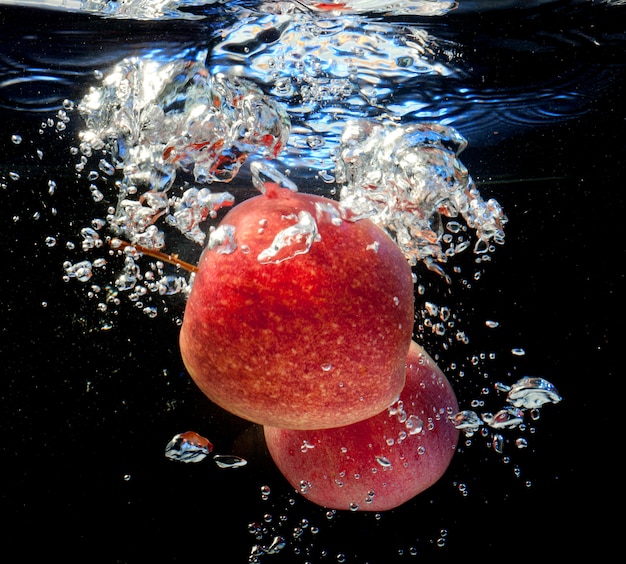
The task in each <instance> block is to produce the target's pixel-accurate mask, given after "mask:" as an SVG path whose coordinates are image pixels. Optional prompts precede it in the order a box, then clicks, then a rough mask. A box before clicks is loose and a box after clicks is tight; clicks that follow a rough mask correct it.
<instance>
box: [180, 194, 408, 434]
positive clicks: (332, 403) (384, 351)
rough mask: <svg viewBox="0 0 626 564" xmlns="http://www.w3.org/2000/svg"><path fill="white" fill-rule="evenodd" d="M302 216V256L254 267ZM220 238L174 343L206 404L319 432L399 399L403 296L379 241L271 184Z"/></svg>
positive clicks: (404, 266) (397, 273) (334, 212)
mask: <svg viewBox="0 0 626 564" xmlns="http://www.w3.org/2000/svg"><path fill="white" fill-rule="evenodd" d="M299 214H301V215H299ZM302 214H303V215H302ZM307 214H309V215H308V216H307ZM305 216H306V217H310V218H314V219H315V223H316V225H317V231H318V234H319V238H318V240H316V241H314V242H312V243H311V245H310V248H309V249H308V251H306V252H302V253H301V254H295V255H294V256H291V257H290V258H287V259H285V260H282V261H280V262H276V263H274V262H270V263H268V262H267V261H266V260H263V261H260V260H259V255H261V256H263V257H266V256H267V253H266V250H267V249H268V248H270V247H271V245H272V243H273V241H274V238H275V236H276V235H277V234H278V233H280V232H283V231H284V230H285V229H289V228H291V227H292V226H293V225H294V224H295V223H296V222H297V217H305ZM220 226H229V227H228V228H229V229H231V230H232V229H233V228H234V235H233V236H232V241H231V245H230V248H229V249H226V250H227V252H221V251H224V246H223V245H222V246H220V245H217V246H214V247H213V248H211V245H208V246H207V248H206V249H205V250H204V252H203V255H202V257H201V258H200V262H199V265H198V272H197V274H196V277H195V280H194V283H193V287H192V290H191V293H190V295H189V298H188V301H187V304H186V309H185V313H184V317H183V324H182V327H181V333H180V350H181V355H182V358H183V361H184V364H185V366H186V368H187V370H188V371H189V373H190V375H191V377H192V378H193V380H194V381H195V382H196V384H197V385H198V386H199V388H200V389H201V390H202V391H203V392H204V393H205V394H206V396H207V397H208V398H209V399H211V400H212V401H213V402H214V403H216V404H218V405H219V406H221V407H222V408H224V409H226V410H227V411H229V412H231V413H233V414H235V415H238V416H240V417H242V418H244V419H248V420H250V421H253V422H256V423H259V424H262V425H272V426H275V427H283V428H290V429H319V428H328V427H336V426H338V425H343V424H346V423H354V422H356V421H361V420H363V419H366V418H368V417H371V416H372V415H374V414H375V413H378V412H380V411H381V410H383V409H385V408H386V407H387V406H388V405H390V404H391V403H392V402H393V401H395V400H396V399H397V398H398V396H399V394H400V391H401V390H402V388H403V386H404V381H405V361H406V354H407V352H408V349H409V345H410V342H411V336H412V331H413V324H414V286H413V280H412V277H411V269H410V266H409V264H408V262H407V260H406V258H405V256H404V255H403V253H402V252H401V251H400V249H399V248H398V246H397V245H396V244H395V243H394V241H393V240H392V239H391V238H390V237H389V236H388V235H387V234H386V233H385V232H384V231H383V230H382V229H380V228H379V227H378V226H376V225H375V224H374V223H372V222H371V221H369V220H367V219H363V220H359V221H356V222H351V221H346V220H343V219H341V217H340V216H339V211H338V206H337V203H336V202H335V201H334V200H331V199H328V198H324V197H321V196H315V195H311V194H304V193H298V192H293V191H291V190H288V189H285V188H280V187H278V186H276V185H271V184H268V185H267V186H266V192H265V193H264V194H263V195H260V196H256V197H253V198H250V199H248V200H245V201H244V202H242V203H240V204H239V205H237V206H235V207H234V208H232V209H231V210H230V211H229V212H228V213H227V214H226V215H225V216H224V218H223V220H222V221H221V222H220ZM232 243H234V244H236V248H234V250H232V247H234V245H233V244H232ZM300 244H301V242H300V243H298V242H297V243H295V247H294V248H298V245H300ZM279 256H280V255H279Z"/></svg>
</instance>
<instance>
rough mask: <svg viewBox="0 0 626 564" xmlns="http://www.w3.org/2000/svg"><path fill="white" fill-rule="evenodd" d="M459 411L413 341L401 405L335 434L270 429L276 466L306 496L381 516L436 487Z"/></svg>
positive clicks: (451, 446) (455, 437) (443, 379)
mask: <svg viewBox="0 0 626 564" xmlns="http://www.w3.org/2000/svg"><path fill="white" fill-rule="evenodd" d="M457 412H458V404H457V400H456V396H455V394H454V391H453V390H452V387H451V386H450V383H449V382H448V380H447V378H446V377H445V376H444V374H443V372H441V370H440V369H439V368H438V367H437V365H436V364H435V363H434V361H433V360H432V359H431V358H430V356H428V354H427V353H426V352H425V351H424V350H423V349H422V348H421V347H420V346H419V345H418V344H417V343H415V342H414V341H413V342H412V343H411V348H410V350H409V354H408V357H407V373H406V385H405V387H404V390H403V391H402V393H401V395H400V400H399V402H396V403H394V404H393V405H392V406H391V407H390V408H389V409H385V410H384V411H383V412H382V413H379V414H378V415H376V416H374V417H372V418H370V419H367V420H366V421H361V422H359V423H355V424H353V425H348V426H345V427H339V428H336V429H321V430H317V431H302V430H288V429H278V428H276V427H265V429H264V430H265V439H266V443H267V447H268V449H269V452H270V454H271V456H272V458H273V459H274V462H275V463H276V465H277V466H278V468H279V469H280V471H281V472H282V473H283V475H284V476H285V477H286V478H287V480H288V481H289V483H290V484H291V485H292V486H293V487H294V488H296V489H297V490H299V491H300V492H301V493H302V494H303V495H304V496H305V497H306V498H308V499H309V500H311V501H312V502H314V503H316V504H318V505H321V506H323V507H327V508H331V509H352V510H357V509H358V510H364V511H384V510H387V509H392V508H394V507H398V506H399V505H401V504H403V503H404V502H406V501H408V500H409V499H411V498H412V497H414V496H416V495H417V494H419V493H420V492H422V491H423V490H425V489H426V488H428V487H430V486H431V485H432V484H434V483H435V482H436V481H437V480H439V478H441V476H442V475H443V474H444V472H445V471H446V469H447V468H448V465H449V464H450V461H451V460H452V456H453V455H454V452H455V450H456V445H457V441H458V437H459V431H458V430H457V429H456V428H455V427H454V425H453V423H452V422H451V421H450V419H449V417H450V416H451V415H453V414H455V413H457Z"/></svg>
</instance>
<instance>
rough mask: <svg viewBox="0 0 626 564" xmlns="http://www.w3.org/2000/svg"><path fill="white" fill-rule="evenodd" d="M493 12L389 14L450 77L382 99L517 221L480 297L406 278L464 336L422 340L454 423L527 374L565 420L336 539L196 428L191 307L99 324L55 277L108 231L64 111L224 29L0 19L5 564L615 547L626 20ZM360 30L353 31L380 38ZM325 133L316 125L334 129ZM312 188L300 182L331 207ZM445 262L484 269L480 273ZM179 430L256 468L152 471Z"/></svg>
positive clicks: (167, 464) (218, 57) (231, 59)
mask: <svg viewBox="0 0 626 564" xmlns="http://www.w3.org/2000/svg"><path fill="white" fill-rule="evenodd" d="M495 4H496V3H495V2H494V3H486V4H482V5H481V3H465V4H464V3H463V2H461V3H460V5H461V9H459V10H458V11H452V12H450V13H448V14H446V15H443V16H438V17H417V18H415V17H414V18H408V17H402V16H391V17H388V18H387V19H386V21H387V23H393V24H394V25H396V24H397V25H400V24H402V25H405V24H409V23H410V24H412V25H414V26H419V27H420V29H426V30H427V31H428V32H429V33H431V34H432V35H433V36H436V37H437V38H439V40H440V43H439V44H440V45H443V44H445V45H446V46H447V47H448V48H452V47H454V49H455V50H456V51H457V54H456V55H455V57H454V58H453V59H452V62H451V63H450V67H451V68H454V69H455V72H454V73H453V76H452V77H451V78H450V77H448V76H447V75H441V74H436V73H434V74H433V73H424V74H423V75H422V76H421V78H420V79H419V80H418V79H416V78H412V79H409V78H407V77H406V76H404V80H403V81H402V82H401V83H398V84H396V85H395V86H394V88H393V92H392V93H389V94H388V95H387V98H385V94H384V92H383V90H384V88H383V87H384V86H385V85H382V86H380V92H381V93H382V96H383V100H382V102H385V103H386V104H389V103H393V104H396V105H399V106H400V105H403V104H408V103H409V102H411V103H412V102H414V101H415V100H418V101H421V102H422V105H421V106H420V110H419V111H414V112H409V113H407V114H406V115H405V117H404V119H406V120H407V121H413V120H415V121H420V120H422V121H433V120H439V119H441V120H445V122H446V123H447V124H449V125H453V126H454V127H456V128H457V129H458V130H459V131H460V132H461V133H462V134H463V135H464V136H465V137H466V138H467V140H468V142H469V145H468V148H467V149H466V150H465V151H464V152H463V153H462V160H463V163H464V164H465V165H466V166H467V168H468V169H469V171H470V173H471V175H472V177H473V178H474V180H475V181H476V184H477V185H478V187H479V189H480V190H481V192H482V193H483V194H484V195H485V196H487V197H494V198H496V199H497V200H498V201H499V202H500V203H501V205H502V206H503V207H504V209H505V211H506V213H507V216H508V219H509V222H508V224H507V229H506V243H505V244H504V245H503V246H502V247H499V248H498V249H497V250H496V252H495V253H494V254H493V256H492V260H491V261H490V262H489V263H488V264H486V265H484V267H483V268H481V269H480V274H481V275H480V279H478V280H474V279H472V280H471V281H470V283H469V284H468V283H467V281H464V278H463V277H462V276H459V277H454V278H453V281H452V283H451V284H450V285H447V284H445V283H442V281H441V279H440V278H438V277H437V275H436V274H434V273H432V272H429V271H426V270H425V269H421V270H420V268H419V266H418V273H419V275H420V276H421V277H423V278H422V280H423V283H424V284H425V285H426V287H427V288H428V292H427V296H428V297H429V299H431V300H432V301H434V302H436V303H439V304H446V305H448V306H449V307H450V308H451V309H452V310H453V311H455V312H457V313H458V315H459V319H460V320H461V321H460V324H461V326H462V327H463V329H464V330H465V332H466V333H467V335H469V337H470V342H469V344H467V345H465V344H460V343H456V344H455V343H452V344H449V343H448V341H445V340H443V339H441V338H438V337H437V336H436V335H432V334H430V333H429V334H426V335H424V336H423V339H424V342H425V344H426V345H427V348H428V349H429V350H430V351H432V354H433V355H435V356H436V357H437V359H438V361H439V363H440V365H441V366H442V367H450V366H452V365H454V369H451V370H450V373H451V379H452V380H453V383H455V387H457V393H458V395H459V403H460V404H462V405H465V406H468V404H469V403H470V402H471V401H472V400H476V399H477V398H482V399H484V400H485V404H486V409H494V407H493V406H495V405H496V402H494V401H492V400H493V396H494V394H495V392H494V391H493V384H494V383H495V382H496V381H511V380H512V379H513V380H514V379H515V378H517V377H521V376H522V375H536V376H541V377H544V378H547V379H548V380H550V381H551V382H552V383H553V384H554V385H555V386H556V387H557V388H558V390H559V392H560V394H561V396H562V397H563V401H562V402H560V403H559V404H557V405H549V406H546V407H545V408H544V409H542V410H541V416H540V418H539V419H538V420H536V421H533V422H532V423H531V424H530V425H529V427H532V431H530V432H527V433H526V434H525V437H526V439H527V441H528V447H527V448H526V449H518V448H516V447H515V446H514V444H513V440H514V439H515V437H516V436H517V435H515V434H510V435H506V434H505V440H506V444H505V445H504V449H503V452H502V453H499V452H497V451H496V450H495V449H494V448H493V446H492V444H491V438H490V437H486V438H481V437H474V438H473V440H472V444H471V445H466V444H464V443H463V441H462V443H461V446H460V448H459V452H458V453H457V455H456V456H455V458H454V460H453V462H452V465H451V467H450V469H449V471H448V473H447V474H446V475H445V476H444V478H443V479H442V480H441V481H440V482H439V483H438V484H436V485H435V486H434V487H432V488H431V489H429V490H428V491H427V492H425V493H424V494H422V495H421V496H419V497H418V498H417V499H415V500H413V501H412V502H410V503H408V504H406V505H405V506H403V507H401V508H399V509H397V510H394V511H392V512H390V513H388V514H384V515H382V516H381V518H380V519H376V518H375V516H373V515H369V514H363V515H361V514H359V515H357V514H337V515H335V516H334V517H333V518H332V519H329V518H328V517H327V516H326V511H325V510H322V509H320V508H317V507H314V506H312V505H310V504H308V503H307V502H306V501H305V500H303V499H301V498H299V497H297V495H296V494H294V493H293V492H291V491H290V489H289V488H288V486H287V485H286V483H284V481H283V480H282V477H281V476H280V475H279V474H278V473H277V471H276V470H275V469H274V467H273V464H272V463H271V461H270V460H269V458H268V455H267V453H266V452H265V449H264V445H263V442H262V440H261V439H260V436H261V435H260V434H259V430H258V428H256V427H254V426H251V425H249V424H247V423H246V422H244V421H242V420H239V419H237V418H235V417H233V416H230V415H228V414H226V413H224V412H222V411H220V410H219V409H217V408H216V407H213V406H209V405H207V401H206V399H205V398H204V397H203V396H202V395H201V393H200V392H199V391H198V390H197V389H196V388H195V386H194V385H193V384H192V383H191V381H190V379H189V377H188V376H187V374H186V372H185V371H184V368H183V365H182V362H181V360H180V356H179V351H178V345H177V336H178V326H177V325H176V323H175V322H173V318H176V317H177V316H178V317H179V316H181V315H182V311H183V308H184V301H183V298H182V297H179V296H173V297H172V299H171V300H168V301H166V302H164V303H165V307H167V314H162V313H160V314H159V315H158V316H157V317H156V318H154V319H150V318H148V316H146V315H143V313H142V312H141V311H139V310H138V309H137V308H136V307H134V306H133V304H132V303H130V302H124V303H123V304H122V306H120V307H119V308H118V310H117V313H116V314H115V315H114V316H109V317H106V316H103V315H102V314H101V313H100V312H98V311H97V308H96V303H95V302H96V301H95V300H93V299H92V298H90V297H89V296H88V292H87V291H86V289H85V286H84V285H81V284H78V283H74V282H75V281H71V282H70V283H68V282H64V281H63V279H62V276H63V268H62V264H63V261H65V260H68V257H69V258H71V259H72V260H75V257H76V256H78V255H80V253H79V252H77V251H74V252H71V251H70V250H69V249H68V248H67V246H66V242H67V241H74V242H76V243H77V244H78V245H79V246H80V236H79V235H78V231H79V230H80V228H81V227H82V226H83V225H85V224H88V223H89V222H90V221H91V219H92V218H93V217H98V215H99V214H101V213H102V211H101V206H100V205H99V204H98V203H97V202H94V201H93V199H92V198H91V197H90V194H89V190H88V188H87V185H86V183H85V181H84V179H81V178H77V176H76V173H75V169H74V164H75V162H76V158H75V156H73V155H72V154H71V152H70V147H71V146H74V145H76V143H77V142H76V135H77V131H79V130H80V129H81V128H83V126H84V125H83V124H82V122H81V120H80V116H79V115H78V114H77V113H76V112H74V113H70V118H71V119H70V121H69V123H68V125H67V128H66V129H65V130H58V129H57V128H56V125H55V124H56V122H57V121H58V120H57V117H56V116H57V112H58V110H59V109H63V101H64V100H66V99H67V100H73V101H79V100H80V99H81V98H82V96H83V95H84V94H85V92H86V90H87V88H89V86H90V85H92V84H93V82H94V70H95V69H98V70H102V71H103V72H105V71H106V69H107V68H109V67H111V66H113V65H115V64H116V63H117V62H119V61H120V60H121V59H123V58H125V57H130V56H139V57H142V56H146V55H147V54H153V56H154V53H157V54H158V56H160V57H164V58H167V57H168V56H171V55H172V54H174V53H181V52H193V53H197V52H201V51H204V50H206V51H207V52H209V53H212V50H213V49H215V47H216V46H218V45H219V43H220V41H221V39H220V35H219V31H220V30H221V29H224V28H229V27H230V26H232V25H233V17H234V16H233V13H232V12H228V11H227V10H226V9H224V7H223V6H216V7H204V8H202V7H195V8H190V9H189V10H190V11H191V12H193V13H195V14H196V15H199V16H201V17H200V18H198V19H193V20H185V19H180V18H172V19H163V18H161V19H158V20H156V21H138V20H136V19H117V18H111V17H104V16H101V15H98V14H95V13H91V14H80V13H67V12H65V11H62V10H37V9H31V8H25V7H15V6H0V38H1V42H0V120H1V123H2V127H1V130H0V131H1V135H0V147H1V150H0V183H1V187H0V221H1V223H2V229H1V230H0V249H1V252H2V269H1V272H2V275H1V277H0V281H1V288H0V289H1V293H0V319H1V320H2V321H1V323H0V332H1V333H0V355H1V359H0V366H1V367H2V368H1V374H2V377H1V381H0V398H1V399H2V414H1V415H0V429H1V430H2V442H1V446H0V457H1V458H0V461H1V464H2V468H3V481H2V482H3V483H2V487H0V507H2V509H3V510H4V511H3V512H4V515H5V519H6V523H5V525H3V527H2V529H1V530H0V539H2V540H3V544H4V546H5V547H6V548H5V550H7V551H8V550H9V549H10V550H11V553H13V554H17V555H19V556H16V561H35V559H40V558H45V557H56V558H61V559H63V560H64V561H69V562H74V561H77V562H78V561H81V562H147V561H158V562H192V561H194V562H197V561H208V562H214V561H215V562H229V563H231V562H232V563H239V562H247V561H248V556H249V554H250V551H251V547H252V546H253V545H254V544H255V543H257V542H259V541H258V540H255V537H254V535H253V534H251V533H250V532H249V525H250V523H253V522H256V523H259V524H261V525H262V526H265V527H266V529H267V532H266V533H265V534H264V535H262V540H261V542H262V543H264V544H268V543H269V542H270V541H271V539H272V538H273V536H274V535H278V534H280V535H282V536H284V537H285V538H286V539H287V541H288V543H287V547H286V548H285V549H283V550H282V551H281V552H280V553H279V554H276V555H266V556H264V557H263V559H262V561H263V562H312V563H318V562H320V563H324V562H329V563H334V562H341V561H345V562H353V563H365V562H369V563H372V564H373V563H375V562H376V563H379V562H380V563H391V562H394V563H395V562H399V563H400V562H418V561H421V562H447V561H458V560H459V559H467V558H471V559H483V561H484V562H496V561H501V560H510V559H515V560H518V559H520V560H522V559H524V560H525V559H529V558H530V559H533V558H538V559H541V558H546V559H547V558H550V559H555V558H559V559H566V558H569V557H571V556H574V555H577V556H579V557H581V558H582V557H584V558H587V557H588V558H591V557H593V558H594V560H597V561H602V560H604V559H607V558H608V556H609V555H610V554H613V551H614V550H616V549H617V548H618V547H619V546H620V545H621V542H620V541H621V539H620V537H619V536H618V527H617V525H618V521H616V520H614V519H616V518H615V517H614V516H613V515H612V514H610V513H613V512H615V511H619V507H618V504H619V499H620V494H621V479H620V478H621V476H620V474H619V470H618V466H619V463H618V461H617V457H618V455H619V450H620V445H621V443H620V436H621V432H619V431H621V427H620V423H621V421H620V412H621V392H620V389H621V386H620V385H619V382H618V378H620V376H621V370H620V369H619V366H620V365H618V362H617V351H616V348H617V347H616V345H617V340H618V338H620V336H621V335H622V331H621V330H620V329H621V321H622V320H621V318H622V315H623V306H621V294H622V288H623V283H624V268H623V262H622V259H623V243H622V239H621V235H622V233H621V232H622V229H621V220H622V217H623V210H624V192H623V183H624V173H625V172H626V166H625V163H626V143H625V141H624V134H625V133H626V109H625V108H624V98H625V94H626V56H625V53H626V51H625V49H624V47H625V46H626V32H624V25H623V23H624V21H625V19H624V16H626V12H625V11H624V7H623V6H619V5H618V4H619V3H618V2H615V3H610V2H574V3H570V2H543V3H541V2H537V3H536V4H535V5H534V6H533V5H531V4H532V3H526V4H525V5H524V3H506V6H505V5H504V4H503V5H502V6H501V7H500V8H499V9H494V8H493V7H494V5H495ZM247 5H248V6H254V5H255V3H252V2H248V3H247ZM362 17H363V18H364V19H363V22H365V23H364V24H363V25H364V26H366V23H368V22H372V21H379V20H380V19H381V17H380V16H379V15H376V14H374V15H363V16H362ZM269 37H270V39H267V38H266V39H267V41H266V43H265V44H264V45H273V43H272V41H271V37H272V36H271V34H270V35H269ZM255 41H257V43H258V38H257V39H255ZM251 45H252V43H251ZM259 49H261V50H262V48H261V47H259ZM238 56H239V55H238V54H237V53H236V50H232V49H231V50H230V51H228V52H227V51H226V50H223V49H222V50H220V49H218V50H217V51H216V52H214V53H213V55H212V57H213V58H212V59H211V61H212V63H211V64H212V65H214V68H216V69H220V68H225V67H228V65H231V66H232V65H235V64H244V70H243V71H242V73H243V74H244V75H247V76H251V77H252V78H256V79H257V80H258V81H259V82H260V83H261V84H262V80H261V78H262V77H260V76H259V74H258V69H257V68H255V67H254V65H253V64H252V62H253V58H252V57H250V58H246V57H244V58H243V59H241V60H240V59H238V58H237V57H238ZM248 63H249V64H250V65H251V66H250V69H248V71H246V69H245V64H248ZM397 78H398V77H395V79H397ZM395 79H394V80H395ZM391 82H393V81H391ZM265 87H266V90H267V91H269V90H271V88H270V85H265ZM382 102H381V103H382ZM294 104H295V102H294ZM295 110H297V108H294V111H295ZM354 111H356V110H354ZM364 111H366V110H364ZM316 117H317V119H318V120H319V123H327V121H328V119H329V118H328V114H327V113H325V108H324V107H321V108H320V109H319V111H318V112H317V114H316ZM48 119H52V123H53V125H52V126H46V127H44V128H43V129H42V123H45V122H46V120H48ZM15 134H18V135H20V136H21V138H22V141H21V143H19V144H16V143H15V142H14V141H12V139H11V136H12V135H15ZM333 134H334V133H333V131H332V130H331V131H330V132H329V139H332V136H333ZM38 151H40V153H39V154H38ZM309 156H310V155H306V154H303V153H302V152H300V153H298V154H292V155H289V158H293V159H294V160H293V161H289V162H290V163H291V164H294V163H296V164H297V162H298V161H297V159H303V160H304V161H306V159H307V158H308V157H309ZM314 156H315V157H319V155H314ZM296 157H297V158H296ZM311 170H312V169H311V168H306V167H305V168H304V169H302V171H296V172H295V175H296V177H297V178H300V177H299V176H298V175H299V174H300V175H301V176H302V179H301V180H302V185H303V186H305V187H306V188H307V189H310V190H312V191H324V190H326V191H327V190H328V186H327V185H323V187H322V188H320V186H321V185H322V184H323V183H321V182H320V180H319V179H318V178H316V177H315V175H314V174H313V173H312V172H311ZM11 173H13V174H11ZM246 178H247V177H246V175H245V171H244V172H242V180H241V183H240V185H237V183H235V184H236V185H237V186H238V188H237V190H241V192H238V193H243V192H244V191H245V190H246V182H247V180H246ZM50 179H54V180H55V182H56V185H57V186H56V189H55V191H54V194H50V192H49V180H50ZM50 236H53V237H54V238H55V239H56V240H57V244H56V245H55V246H54V247H48V246H47V245H46V243H45V240H46V238H47V237H50ZM457 264H458V265H460V266H461V267H463V268H464V269H465V272H474V271H475V270H476V268H475V266H474V265H473V264H472V257H471V256H468V257H460V258H459V261H458V263H457ZM486 320H495V321H497V322H498V323H499V327H498V328H497V329H496V330H490V329H488V328H487V327H486V325H485V321H486ZM109 325H110V326H111V328H108V327H109ZM512 349H523V350H524V351H525V354H524V355H523V356H518V355H515V354H512V353H511V350H512ZM481 355H483V358H481ZM473 357H476V359H477V360H475V361H474V362H473V361H472V358H473ZM461 370H463V371H465V373H466V374H465V376H463V377H460V376H459V372H460V371H461ZM483 387H484V388H488V389H490V390H491V391H490V394H486V395H484V394H481V389H482V388H483ZM490 402H491V403H490ZM187 430H194V431H197V432H199V433H201V434H203V435H205V436H207V437H209V438H210V440H211V441H212V442H213V443H214V444H215V445H216V451H219V452H222V453H225V454H238V455H240V456H243V457H244V458H246V459H247V460H248V464H247V465H246V466H245V467H243V468H238V469H231V470H222V469H219V468H217V466H215V465H213V464H211V463H209V462H207V463H206V464H205V463H200V464H196V465H193V464H188V465H185V464H182V463H175V462H172V461H170V460H168V459H166V458H165V456H164V454H163V452H164V448H165V445H166V444H167V442H168V441H169V440H170V439H171V438H172V436H173V435H175V434H176V433H179V432H183V431H187ZM618 432H619V433H618ZM266 485H267V486H269V487H270V489H271V493H270V494H269V497H268V499H263V496H262V495H261V487H262V486H266ZM464 492H466V495H464ZM292 500H293V501H292ZM266 515H267V517H265V516H266ZM270 517H271V518H270ZM303 519H306V522H304V523H303V521H302V520H303ZM315 527H317V528H318V529H319V531H317V529H315ZM440 545H441V546H440ZM13 551H15V552H13ZM413 553H415V555H414V554H413ZM341 554H343V555H344V556H345V560H342V558H341V557H340V556H338V555H341Z"/></svg>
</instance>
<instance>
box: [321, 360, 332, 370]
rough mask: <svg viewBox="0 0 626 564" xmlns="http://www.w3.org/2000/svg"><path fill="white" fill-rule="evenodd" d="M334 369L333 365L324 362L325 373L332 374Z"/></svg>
mask: <svg viewBox="0 0 626 564" xmlns="http://www.w3.org/2000/svg"><path fill="white" fill-rule="evenodd" d="M332 369H333V365H332V364H331V363H330V362H324V363H323V364H322V370H323V371H324V372H330V371H331V370H332Z"/></svg>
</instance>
